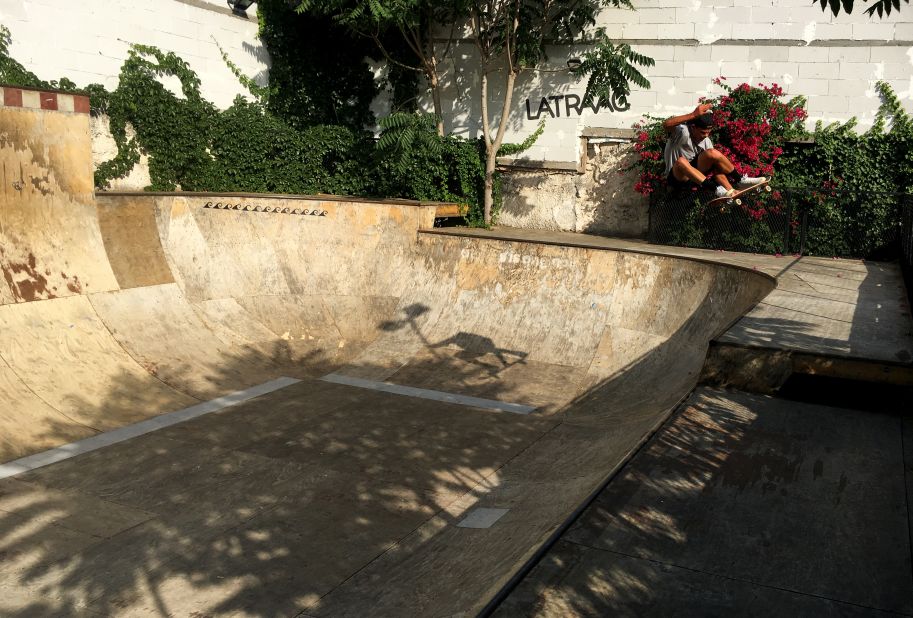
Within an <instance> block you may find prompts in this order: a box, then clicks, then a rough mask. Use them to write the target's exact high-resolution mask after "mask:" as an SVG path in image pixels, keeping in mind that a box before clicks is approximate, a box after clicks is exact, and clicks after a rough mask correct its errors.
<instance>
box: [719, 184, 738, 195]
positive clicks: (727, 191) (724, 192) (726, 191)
mask: <svg viewBox="0 0 913 618" xmlns="http://www.w3.org/2000/svg"><path fill="white" fill-rule="evenodd" d="M733 195H735V189H727V188H726V187H723V186H717V188H716V196H717V197H732V196H733Z"/></svg>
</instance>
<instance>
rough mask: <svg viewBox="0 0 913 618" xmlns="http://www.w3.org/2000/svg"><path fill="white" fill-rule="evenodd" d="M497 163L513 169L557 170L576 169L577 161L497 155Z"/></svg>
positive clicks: (571, 170) (570, 170) (572, 170)
mask: <svg viewBox="0 0 913 618" xmlns="http://www.w3.org/2000/svg"><path fill="white" fill-rule="evenodd" d="M497 163H498V165H499V166H501V167H510V168H513V169H525V170H553V171H558V172H574V173H576V172H577V171H578V169H577V163H575V162H574V161H537V160H533V159H511V158H510V157H498V160H497Z"/></svg>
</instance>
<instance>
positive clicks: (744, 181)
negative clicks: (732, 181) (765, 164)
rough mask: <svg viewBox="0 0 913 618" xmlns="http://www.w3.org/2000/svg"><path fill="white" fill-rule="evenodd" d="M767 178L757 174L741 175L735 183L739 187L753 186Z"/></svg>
mask: <svg viewBox="0 0 913 618" xmlns="http://www.w3.org/2000/svg"><path fill="white" fill-rule="evenodd" d="M767 180H768V179H767V178H766V177H765V176H758V177H757V178H755V177H753V176H742V177H741V178H739V181H738V183H737V184H738V186H739V187H753V186H755V185H759V184H761V183H762V182H767Z"/></svg>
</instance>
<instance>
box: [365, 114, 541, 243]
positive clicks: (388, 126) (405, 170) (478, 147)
mask: <svg viewBox="0 0 913 618" xmlns="http://www.w3.org/2000/svg"><path fill="white" fill-rule="evenodd" d="M380 125H381V127H382V129H383V131H382V133H381V136H380V139H379V140H378V143H377V150H376V180H375V185H374V192H375V193H377V194H379V195H391V196H392V195H395V196H397V197H405V198H410V199H416V200H432V201H441V202H457V203H459V204H462V205H463V216H464V217H465V218H466V221H467V223H468V224H469V225H470V226H473V227H485V226H486V225H487V224H486V223H485V216H484V207H483V203H484V195H483V188H484V184H485V143H484V141H483V140H482V139H479V140H464V139H461V138H459V137H456V136H453V135H448V136H445V137H440V136H439V135H438V134H437V129H436V126H437V117H436V116H435V115H434V114H415V113H413V114H404V113H400V114H392V115H391V116H388V117H386V118H381V119H380ZM544 129H545V121H542V122H540V123H539V127H538V128H537V129H536V131H535V132H534V133H533V134H532V135H530V136H529V137H528V138H527V139H526V140H524V141H523V143H521V144H504V145H503V146H502V147H501V150H500V151H499V154H503V155H511V154H517V153H520V152H523V151H524V150H526V149H527V148H529V147H530V146H532V145H533V144H534V143H535V141H536V140H537V139H538V138H539V136H540V135H541V134H542V132H543V130H544ZM493 200H494V208H493V210H492V220H493V221H496V220H497V214H498V211H499V210H500V207H501V203H502V199H501V180H500V177H499V176H498V175H497V174H496V175H495V178H494V190H493Z"/></svg>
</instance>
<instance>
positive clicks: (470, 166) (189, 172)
mask: <svg viewBox="0 0 913 618" xmlns="http://www.w3.org/2000/svg"><path fill="white" fill-rule="evenodd" d="M296 17H297V16H296ZM3 33H4V35H5V38H0V80H2V81H3V82H5V83H9V84H16V85H22V86H32V87H38V88H57V89H60V88H61V87H62V86H63V87H65V88H69V89H70V90H72V91H74V92H80V93H84V94H88V95H89V96H90V98H91V103H92V113H93V115H96V116H98V115H107V116H108V118H109V120H110V129H111V133H112V135H113V137H114V140H115V142H116V144H117V147H118V153H117V155H116V156H115V157H114V158H113V159H111V160H110V161H106V162H104V163H102V164H100V165H99V166H98V168H97V169H96V172H95V184H96V186H97V187H100V188H106V187H108V186H109V183H110V182H111V181H112V180H114V179H116V178H121V177H124V176H126V175H127V174H129V173H130V171H131V170H132V169H133V167H134V166H135V165H136V163H137V162H138V161H139V160H140V154H141V153H143V154H146V155H147V156H148V158H149V171H150V176H151V180H152V183H151V184H150V185H149V186H148V187H146V189H147V190H157V191H170V190H176V189H180V190H185V191H216V192H223V191H224V192H252V193H258V192H267V193H297V194H315V193H328V194H338V195H362V196H366V197H384V198H386V197H390V198H406V199H418V200H437V201H455V202H459V203H463V204H465V205H466V206H467V213H466V214H467V218H468V219H469V220H470V221H471V222H474V221H481V215H480V214H479V213H480V212H481V211H480V206H479V204H480V199H481V196H480V188H481V186H482V185H481V182H482V178H483V177H484V173H483V170H484V167H483V160H482V158H481V155H480V149H479V144H478V143H477V142H475V141H471V140H463V139H460V138H458V137H453V136H449V137H446V138H440V137H438V136H437V133H436V131H434V129H433V128H429V127H427V126H426V124H427V123H425V122H423V121H421V115H419V114H399V115H398V116H399V117H400V118H402V117H405V118H415V119H419V121H418V122H409V123H407V125H408V129H409V131H414V132H416V133H414V134H415V135H417V136H419V139H418V140H417V141H416V142H415V143H414V144H411V143H410V144H409V145H408V147H407V148H406V150H405V151H403V152H398V153H397V154H396V155H395V157H394V155H393V154H392V150H391V147H390V145H389V144H387V145H386V146H385V147H381V148H378V147H377V145H376V143H375V139H374V137H373V135H372V134H371V133H370V132H368V131H366V130H364V129H363V128H362V126H363V125H361V124H359V123H361V122H362V121H364V120H366V119H368V118H372V119H373V116H371V115H370V112H369V111H368V108H367V102H369V100H368V99H367V95H365V98H364V100H362V103H361V104H360V105H361V111H358V110H357V109H356V108H357V107H358V106H357V105H355V104H354V101H357V100H358V97H355V96H354V95H353V97H352V98H349V99H346V100H348V101H349V102H350V103H352V105H350V106H346V105H342V106H339V105H336V106H335V107H334V105H329V106H324V107H323V108H322V109H320V110H316V111H315V109H316V108H312V106H310V105H309V104H308V101H309V100H311V97H312V96H313V95H312V94H306V93H305V94H304V95H302V92H301V91H297V94H296V95H295V96H288V97H286V98H285V99H283V94H282V92H283V82H282V80H281V79H279V80H278V82H272V81H271V83H270V86H269V87H262V86H259V85H257V84H256V83H254V82H253V81H252V80H250V79H249V78H246V77H245V76H244V75H243V74H242V73H241V72H240V71H239V70H238V68H237V67H236V66H235V65H234V64H233V63H232V62H231V61H230V59H229V58H227V57H226V56H225V55H224V54H223V57H224V58H225V60H226V63H227V64H228V66H229V68H230V69H231V70H232V71H233V72H234V73H235V74H236V76H238V78H239V80H240V81H241V83H242V84H243V85H244V86H245V87H246V88H247V89H248V91H249V92H250V93H251V97H250V100H249V99H246V98H244V97H241V96H239V97H236V99H235V101H234V103H233V104H232V106H231V107H229V108H228V109H227V110H224V111H220V110H218V109H217V108H216V107H215V106H214V105H213V104H212V103H210V102H209V101H207V100H206V99H205V98H203V96H202V94H201V91H200V79H199V77H198V76H197V74H196V73H195V72H194V71H193V70H192V69H191V68H190V66H189V65H188V64H187V63H186V62H184V61H183V60H182V59H181V58H180V57H178V56H177V55H175V54H173V53H165V52H163V51H161V50H159V49H157V48H154V47H150V46H144V45H134V46H132V47H131V48H130V50H129V53H128V58H127V60H126V61H125V62H124V65H123V66H122V67H121V71H120V75H119V83H118V87H117V88H116V89H115V90H114V91H113V92H108V91H106V90H105V89H104V88H103V87H101V86H99V85H91V86H88V87H86V88H82V89H78V88H76V86H75V84H73V83H72V82H69V81H67V80H63V79H62V80H60V81H59V82H44V81H41V80H39V79H38V78H37V77H36V76H34V74H32V73H30V72H28V71H27V70H26V69H25V68H24V67H23V66H22V65H21V64H19V63H18V62H16V61H15V60H13V59H12V58H11V57H10V56H9V54H8V44H9V33H8V31H6V30H4V31H3ZM359 62H361V59H360V60H359ZM280 77H281V73H280ZM163 79H169V80H170V79H173V80H175V81H176V83H177V84H179V90H180V94H175V93H174V92H172V91H171V90H170V89H169V88H167V87H165V85H163ZM372 88H373V87H372ZM373 92H374V90H373V89H372V90H371V93H372V96H373ZM298 95H302V96H298ZM334 96H335V95H334ZM341 96H342V95H340V97H341ZM413 98H414V97H413ZM339 100H342V99H339ZM292 106H294V107H297V108H298V109H299V112H300V113H291V112H290V113H289V114H288V115H283V112H284V111H285V110H288V109H290V107H292ZM407 107H408V106H407ZM302 110H303V111H302ZM340 112H344V113H343V114H342V115H341V116H340V115H339V113H340ZM328 115H331V116H333V118H339V119H341V120H345V121H346V122H344V123H341V124H326V123H319V122H316V121H319V120H326V118H327V116H328ZM394 125H396V122H392V123H387V124H386V125H385V124H384V123H382V126H387V127H388V130H389V129H393V131H394V133H395V131H396V130H395V129H394ZM128 127H132V129H133V131H134V133H135V137H132V138H131V137H128ZM400 128H402V125H400ZM539 133H541V131H540V132H539ZM536 136H538V133H537V135H536ZM530 144H531V141H530ZM401 145H402V144H401ZM394 149H395V148H394ZM394 158H395V160H396V163H395V164H394V163H393V161H394Z"/></svg>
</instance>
